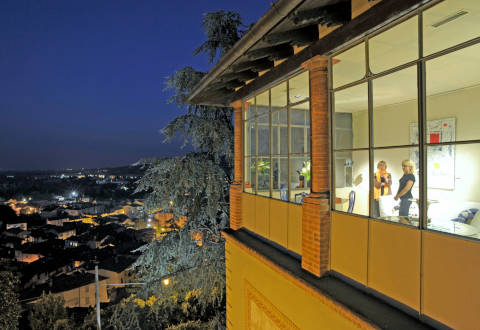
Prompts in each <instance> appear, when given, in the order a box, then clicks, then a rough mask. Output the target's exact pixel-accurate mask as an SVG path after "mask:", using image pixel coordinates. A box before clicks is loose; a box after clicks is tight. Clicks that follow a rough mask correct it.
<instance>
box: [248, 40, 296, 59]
mask: <svg viewBox="0 0 480 330" xmlns="http://www.w3.org/2000/svg"><path fill="white" fill-rule="evenodd" d="M291 55H293V47H292V46H290V45H289V44H288V43H287V44H281V45H277V46H273V47H266V48H260V49H255V50H251V51H249V52H248V53H247V57H248V58H249V59H251V60H257V59H261V58H268V59H270V60H281V59H283V58H286V57H289V56H291Z"/></svg>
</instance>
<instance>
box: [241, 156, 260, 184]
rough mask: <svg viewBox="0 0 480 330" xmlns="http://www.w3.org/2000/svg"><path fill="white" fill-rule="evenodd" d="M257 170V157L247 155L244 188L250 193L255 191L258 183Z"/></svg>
mask: <svg viewBox="0 0 480 330" xmlns="http://www.w3.org/2000/svg"><path fill="white" fill-rule="evenodd" d="M255 170H256V158H255V157H245V163H244V175H245V178H244V190H245V192H248V193H255V189H256V183H257V174H256V172H255Z"/></svg>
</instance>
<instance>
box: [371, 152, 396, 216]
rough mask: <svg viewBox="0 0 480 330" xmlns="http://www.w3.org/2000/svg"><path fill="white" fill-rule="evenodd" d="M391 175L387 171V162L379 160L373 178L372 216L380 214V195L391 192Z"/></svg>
mask: <svg viewBox="0 0 480 330" xmlns="http://www.w3.org/2000/svg"><path fill="white" fill-rule="evenodd" d="M391 186H392V176H391V175H390V173H388V172H387V162H385V161H384V160H381V161H379V162H378V164H377V172H375V180H374V181H373V199H374V202H373V216H374V217H375V218H378V217H379V216H380V203H379V199H380V196H385V195H391V194H392V189H391Z"/></svg>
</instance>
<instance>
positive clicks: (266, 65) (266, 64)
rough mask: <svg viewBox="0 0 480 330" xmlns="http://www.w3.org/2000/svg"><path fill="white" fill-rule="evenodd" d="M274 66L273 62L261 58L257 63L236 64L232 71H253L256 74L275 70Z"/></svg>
mask: <svg viewBox="0 0 480 330" xmlns="http://www.w3.org/2000/svg"><path fill="white" fill-rule="evenodd" d="M273 65H274V63H273V61H270V60H269V59H268V58H261V59H259V60H256V61H247V62H242V63H238V64H235V65H234V66H233V67H232V69H233V71H243V70H252V71H254V72H260V71H264V70H267V69H270V68H273Z"/></svg>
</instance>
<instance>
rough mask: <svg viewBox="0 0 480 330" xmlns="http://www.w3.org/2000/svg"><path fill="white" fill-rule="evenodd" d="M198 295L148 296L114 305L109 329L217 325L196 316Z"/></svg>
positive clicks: (212, 320) (211, 319) (189, 293)
mask: <svg viewBox="0 0 480 330" xmlns="http://www.w3.org/2000/svg"><path fill="white" fill-rule="evenodd" d="M199 294H200V292H199V290H191V291H189V292H187V293H186V294H184V295H179V294H175V295H171V296H168V297H164V298H159V297H156V296H150V297H149V298H148V299H145V300H144V299H141V298H136V297H135V296H132V297H130V298H128V299H124V300H123V301H122V302H121V303H120V304H117V305H115V307H114V312H113V314H112V316H111V318H110V322H109V327H110V328H113V329H166V328H169V327H171V326H172V324H174V325H177V326H179V329H182V326H183V327H188V326H190V328H192V327H193V328H192V329H206V328H207V327H206V326H205V325H206V324H212V325H213V324H217V319H218V317H216V316H215V315H214V316H213V317H211V315H210V314H209V315H201V314H200V313H199V311H198V309H197V306H198V302H197V300H198V297H199ZM210 312H211V314H212V313H214V312H215V311H214V309H211V310H210ZM210 317H211V318H210ZM194 326H197V328H195V327H194ZM202 326H204V327H202ZM211 328H212V327H209V328H208V329H211ZM186 329H188V328H186Z"/></svg>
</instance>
